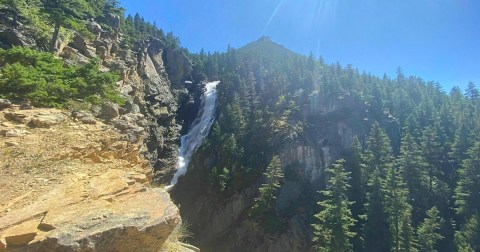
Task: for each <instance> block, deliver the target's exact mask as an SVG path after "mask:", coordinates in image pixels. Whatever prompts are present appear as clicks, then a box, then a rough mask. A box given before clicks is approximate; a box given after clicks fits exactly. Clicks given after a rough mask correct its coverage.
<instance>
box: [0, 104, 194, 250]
mask: <svg viewBox="0 0 480 252" xmlns="http://www.w3.org/2000/svg"><path fill="white" fill-rule="evenodd" d="M77 117H78V115H77ZM92 120H94V121H92ZM92 120H87V121H84V120H81V119H76V118H74V117H72V116H70V115H69V113H67V112H65V111H60V110H56V109H28V110H20V109H18V108H15V107H11V108H9V109H6V110H3V111H0V125H1V127H0V131H1V136H0V147H1V148H0V191H2V194H1V195H0V251H162V250H163V251H165V250H167V251H170V250H169V249H168V248H171V247H175V248H176V249H177V250H178V251H195V250H196V248H194V247H191V246H188V245H184V244H181V243H180V242H178V240H176V239H175V236H178V229H179V227H180V224H181V218H180V215H179V211H178V208H177V207H176V206H175V205H174V204H173V202H172V201H171V199H170V195H169V194H168V193H167V192H166V191H165V190H164V189H162V188H155V187H153V186H151V185H150V183H149V182H150V181H151V179H152V169H151V166H150V164H149V162H148V161H146V160H145V159H144V157H143V155H141V154H140V153H139V147H138V146H139V143H131V142H127V141H123V140H122V136H121V135H120V134H119V133H117V132H115V131H114V130H113V128H112V127H111V126H108V125H105V124H104V123H102V122H101V121H98V120H96V119H92ZM139 141H140V142H141V139H140V140H139ZM172 237H173V238H172ZM172 244H174V246H173V245H172ZM166 247H167V249H165V248H166Z"/></svg>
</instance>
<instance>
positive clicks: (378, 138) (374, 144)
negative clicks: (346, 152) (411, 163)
mask: <svg viewBox="0 0 480 252" xmlns="http://www.w3.org/2000/svg"><path fill="white" fill-rule="evenodd" d="M364 159H365V169H366V170H365V171H364V172H363V173H364V174H371V173H372V172H373V171H375V170H377V171H378V172H379V173H380V176H381V177H382V178H384V177H385V174H386V171H387V169H388V166H390V165H391V164H392V162H393V154H392V147H391V145H390V139H389V138H388V136H387V134H386V133H385V131H384V130H383V129H382V128H381V127H380V125H379V124H378V123H374V124H373V126H372V129H371V131H370V137H369V139H368V142H367V150H366V151H365V154H364Z"/></svg>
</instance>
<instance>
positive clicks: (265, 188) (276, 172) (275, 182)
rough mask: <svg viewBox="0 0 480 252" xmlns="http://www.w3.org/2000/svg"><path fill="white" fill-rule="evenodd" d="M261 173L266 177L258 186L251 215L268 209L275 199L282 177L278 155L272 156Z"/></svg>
mask: <svg viewBox="0 0 480 252" xmlns="http://www.w3.org/2000/svg"><path fill="white" fill-rule="evenodd" d="M263 175H264V176H265V178H266V182H265V183H264V184H262V186H261V187H260V189H259V195H258V197H257V198H256V199H255V202H254V203H253V206H252V208H251V209H250V216H252V217H253V216H259V215H261V214H263V213H265V212H266V211H268V210H270V209H271V208H272V207H273V204H274V203H275V200H276V199H277V194H278V191H279V190H280V187H281V183H282V179H283V171H282V165H281V163H280V158H279V157H278V156H274V157H273V158H272V161H271V162H270V164H269V165H268V167H267V170H266V172H265V173H264V174H263Z"/></svg>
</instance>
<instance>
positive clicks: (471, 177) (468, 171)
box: [455, 141, 480, 218]
mask: <svg viewBox="0 0 480 252" xmlns="http://www.w3.org/2000/svg"><path fill="white" fill-rule="evenodd" d="M467 154H468V159H466V160H464V161H463V164H462V168H461V169H460V174H459V180H458V184H457V188H456V189H455V204H456V205H457V208H456V210H457V213H458V214H459V215H460V216H461V217H463V218H469V217H470V216H472V215H474V214H475V213H479V212H480V141H477V142H476V143H475V145H474V146H473V147H472V148H470V150H469V151H468V152H467Z"/></svg>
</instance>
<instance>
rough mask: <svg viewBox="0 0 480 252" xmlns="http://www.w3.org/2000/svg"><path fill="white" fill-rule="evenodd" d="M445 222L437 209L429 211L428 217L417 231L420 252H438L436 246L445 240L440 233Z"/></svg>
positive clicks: (433, 208)
mask: <svg viewBox="0 0 480 252" xmlns="http://www.w3.org/2000/svg"><path fill="white" fill-rule="evenodd" d="M443 222H444V221H443V219H442V218H441V217H440V216H439V212H438V210H437V208H436V207H432V208H431V209H430V210H428V211H427V217H426V218H425V220H424V221H423V222H422V223H420V225H419V226H418V229H417V234H418V251H419V252H436V251H437V250H435V247H436V246H435V245H436V244H437V242H438V241H439V240H441V239H443V238H444V237H443V236H442V235H441V234H440V233H439V232H440V228H441V226H442V224H443Z"/></svg>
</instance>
